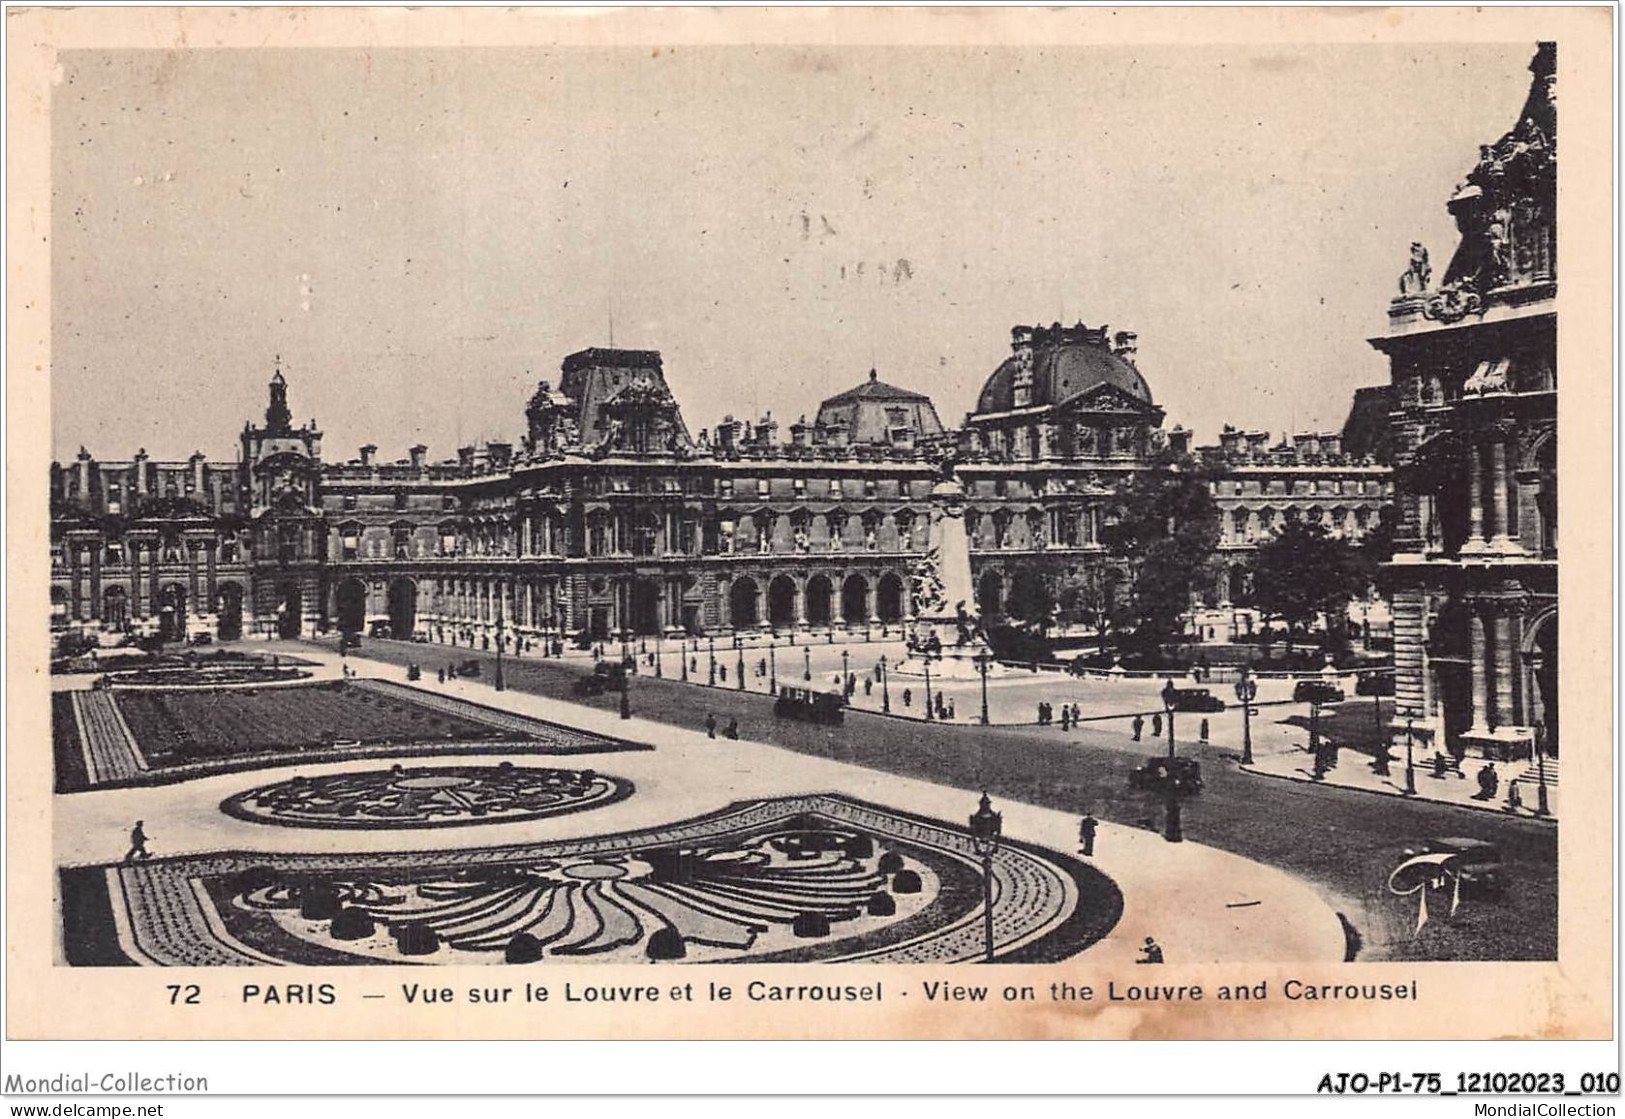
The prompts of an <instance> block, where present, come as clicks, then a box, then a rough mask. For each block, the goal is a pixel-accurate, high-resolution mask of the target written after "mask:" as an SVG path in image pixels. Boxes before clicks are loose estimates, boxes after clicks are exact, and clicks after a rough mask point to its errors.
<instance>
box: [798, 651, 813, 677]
mask: <svg viewBox="0 0 1625 1119" xmlns="http://www.w3.org/2000/svg"><path fill="white" fill-rule="evenodd" d="M801 678H802V680H811V679H812V649H810V648H808V647H807V646H805V645H804V646H802V648H801Z"/></svg>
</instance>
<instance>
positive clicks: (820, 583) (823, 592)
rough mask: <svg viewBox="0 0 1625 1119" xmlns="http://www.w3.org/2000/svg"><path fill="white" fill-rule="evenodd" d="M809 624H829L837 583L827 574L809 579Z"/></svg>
mask: <svg viewBox="0 0 1625 1119" xmlns="http://www.w3.org/2000/svg"><path fill="white" fill-rule="evenodd" d="M806 593H807V624H808V625H812V626H827V625H829V623H830V619H831V616H832V614H833V609H832V607H833V606H834V602H835V585H834V584H833V583H831V582H830V581H829V576H827V575H814V576H813V577H812V578H811V579H808V580H807V592H806Z"/></svg>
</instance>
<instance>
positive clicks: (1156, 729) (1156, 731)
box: [1151, 713, 1162, 738]
mask: <svg viewBox="0 0 1625 1119" xmlns="http://www.w3.org/2000/svg"><path fill="white" fill-rule="evenodd" d="M1151 737H1152V738H1161V737H1162V716H1161V715H1159V714H1155V713H1153V714H1152V716H1151Z"/></svg>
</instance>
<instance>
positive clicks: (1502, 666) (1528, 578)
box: [1372, 43, 1557, 756]
mask: <svg viewBox="0 0 1625 1119" xmlns="http://www.w3.org/2000/svg"><path fill="white" fill-rule="evenodd" d="M1530 70H1531V71H1532V72H1533V74H1534V80H1533V83H1532V85H1531V87H1530V91H1529V97H1528V100H1527V101H1526V102H1525V104H1524V108H1523V111H1522V112H1521V113H1520V114H1519V116H1518V120H1517V123H1516V124H1515V125H1514V126H1513V128H1512V130H1511V131H1509V132H1508V133H1507V134H1506V135H1504V136H1502V137H1501V138H1500V139H1499V140H1498V141H1496V142H1495V143H1494V144H1489V145H1485V146H1484V147H1483V148H1481V149H1480V154H1479V161H1478V163H1477V165H1476V166H1475V167H1474V168H1473V169H1472V170H1471V171H1470V172H1469V174H1468V176H1467V181H1466V183H1465V184H1464V185H1463V186H1462V187H1461V188H1460V189H1459V190H1458V191H1457V192H1456V194H1455V196H1454V197H1453V198H1451V199H1450V202H1449V208H1450V211H1451V213H1452V214H1453V215H1454V217H1455V219H1456V223H1457V227H1458V228H1459V229H1460V231H1461V243H1460V245H1459V246H1458V248H1457V249H1456V252H1455V255H1454V256H1453V258H1452V259H1451V261H1450V265H1449V267H1448V268H1447V269H1446V271H1445V274H1444V277H1443V279H1442V281H1441V282H1440V284H1439V285H1438V286H1437V287H1435V286H1434V284H1433V280H1432V270H1431V266H1430V265H1429V263H1428V259H1427V253H1426V250H1425V249H1423V248H1422V247H1421V246H1413V247H1412V258H1411V265H1410V268H1409V269H1408V270H1407V271H1406V272H1405V274H1404V276H1403V277H1402V278H1401V280H1400V294H1399V295H1398V296H1397V297H1396V298H1395V299H1394V300H1393V303H1392V305H1391V306H1390V308H1389V329H1388V332H1387V333H1386V334H1384V335H1383V336H1381V337H1379V338H1374V339H1372V345H1374V346H1376V347H1377V348H1378V349H1379V350H1381V351H1382V352H1383V353H1385V354H1386V355H1388V357H1389V359H1390V362H1391V369H1392V383H1393V393H1394V411H1393V413H1392V417H1391V419H1392V425H1391V438H1392V444H1393V448H1394V467H1395V470H1394V480H1395V490H1396V496H1397V514H1398V528H1397V532H1396V549H1395V551H1396V554H1395V557H1394V562H1393V563H1392V565H1390V567H1389V568H1388V572H1387V573H1388V576H1389V578H1390V581H1391V584H1392V588H1393V590H1392V595H1393V609H1394V616H1395V622H1394V624H1395V635H1396V641H1395V658H1396V664H1397V670H1398V675H1397V683H1398V692H1397V702H1398V718H1397V719H1396V721H1395V726H1394V732H1395V737H1396V739H1398V740H1400V741H1403V739H1404V736H1405V733H1406V726H1407V724H1408V725H1409V726H1410V728H1411V732H1412V734H1413V735H1414V736H1415V737H1416V739H1417V740H1418V741H1420V742H1423V743H1431V744H1434V745H1440V746H1450V747H1452V748H1455V749H1457V750H1463V749H1467V750H1472V751H1475V752H1482V753H1485V754H1487V755H1490V756H1521V755H1523V754H1526V753H1528V752H1529V750H1530V748H1531V746H1532V745H1533V744H1534V742H1535V741H1536V739H1537V738H1538V739H1540V740H1542V741H1543V742H1544V743H1545V745H1546V747H1547V750H1548V752H1550V753H1555V752H1556V748H1557V312H1556V304H1557V266H1556V258H1555V248H1554V247H1555V244H1556V235H1555V221H1556V187H1557V181H1556V178H1557V156H1556V145H1557V108H1556V84H1555V82H1556V78H1555V73H1556V47H1555V46H1554V45H1553V44H1551V43H1543V44H1541V46H1540V48H1539V50H1538V51H1537V52H1536V55H1535V58H1534V61H1533V62H1532V63H1531V64H1530Z"/></svg>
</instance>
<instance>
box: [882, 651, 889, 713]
mask: <svg viewBox="0 0 1625 1119" xmlns="http://www.w3.org/2000/svg"><path fill="white" fill-rule="evenodd" d="M880 710H881V712H882V713H884V714H887V715H890V714H891V689H890V687H888V681H887V679H886V655H885V654H884V653H882V654H881V656H880Z"/></svg>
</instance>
